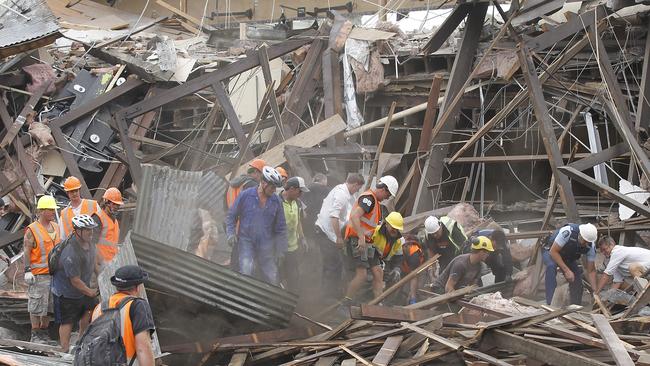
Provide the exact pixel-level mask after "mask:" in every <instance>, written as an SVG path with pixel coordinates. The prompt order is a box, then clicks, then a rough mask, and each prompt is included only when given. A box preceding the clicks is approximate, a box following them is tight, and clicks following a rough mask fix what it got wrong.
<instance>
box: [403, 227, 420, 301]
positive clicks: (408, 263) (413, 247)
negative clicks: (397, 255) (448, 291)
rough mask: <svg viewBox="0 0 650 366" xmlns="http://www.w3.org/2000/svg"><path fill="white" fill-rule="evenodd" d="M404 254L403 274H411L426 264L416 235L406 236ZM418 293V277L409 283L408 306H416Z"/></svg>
mask: <svg viewBox="0 0 650 366" xmlns="http://www.w3.org/2000/svg"><path fill="white" fill-rule="evenodd" d="M402 253H403V256H404V259H403V260H402V266H401V269H402V274H405V275H406V274H409V273H411V272H412V271H414V270H415V269H416V268H418V267H419V266H420V265H421V264H422V263H424V251H423V250H422V245H421V244H420V242H419V240H418V238H417V236H416V235H413V234H404V244H403V245H402ZM417 291H418V279H417V277H416V278H414V279H412V280H411V281H409V288H408V304H409V305H411V304H415V303H416V302H417V301H418V299H417Z"/></svg>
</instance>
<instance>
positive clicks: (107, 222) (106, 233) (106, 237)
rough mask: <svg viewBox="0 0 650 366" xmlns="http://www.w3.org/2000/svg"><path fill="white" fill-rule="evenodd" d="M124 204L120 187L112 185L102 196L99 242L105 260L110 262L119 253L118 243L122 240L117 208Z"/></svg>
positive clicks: (98, 246)
mask: <svg viewBox="0 0 650 366" xmlns="http://www.w3.org/2000/svg"><path fill="white" fill-rule="evenodd" d="M123 204H124V201H123V200H122V193H121V192H120V190H119V189H117V188H115V187H111V188H109V189H107V190H106V192H104V196H102V203H101V208H102V209H101V210H100V211H99V220H100V221H101V225H102V229H101V231H100V235H99V241H98V242H97V249H98V252H99V254H100V255H101V256H102V258H103V259H104V262H110V261H111V260H113V257H115V255H116V254H117V251H118V247H117V244H118V242H119V240H120V223H119V222H118V221H117V210H118V209H119V208H120V206H122V205H123Z"/></svg>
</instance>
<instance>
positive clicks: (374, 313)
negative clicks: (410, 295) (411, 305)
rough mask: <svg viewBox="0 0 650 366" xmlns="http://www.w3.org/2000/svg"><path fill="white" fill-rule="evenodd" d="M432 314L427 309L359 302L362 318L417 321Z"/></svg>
mask: <svg viewBox="0 0 650 366" xmlns="http://www.w3.org/2000/svg"><path fill="white" fill-rule="evenodd" d="M433 315H435V314H432V312H431V311H428V310H416V309H404V308H402V307H390V306H380V305H369V304H361V318H359V319H362V320H376V321H389V322H390V321H394V322H403V321H410V322H414V321H418V320H422V319H426V318H429V317H431V316H433Z"/></svg>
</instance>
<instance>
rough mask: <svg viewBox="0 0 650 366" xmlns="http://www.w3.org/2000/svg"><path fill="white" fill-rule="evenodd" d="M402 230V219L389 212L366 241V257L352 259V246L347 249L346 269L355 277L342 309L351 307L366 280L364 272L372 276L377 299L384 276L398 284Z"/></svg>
mask: <svg viewBox="0 0 650 366" xmlns="http://www.w3.org/2000/svg"><path fill="white" fill-rule="evenodd" d="M403 230H404V218H403V217H402V215H401V214H400V213H399V212H391V213H390V214H388V216H386V218H385V219H384V220H383V222H381V223H380V224H379V225H377V226H376V227H375V229H374V230H373V231H372V234H371V237H370V238H368V239H369V241H368V243H369V244H370V246H369V248H370V250H368V258H367V260H365V259H364V258H362V257H361V256H354V255H353V250H354V248H352V246H350V245H348V246H347V247H346V253H345V254H346V256H347V261H348V268H349V269H350V270H354V271H355V274H354V278H353V279H352V281H350V284H349V285H348V288H347V291H346V295H345V298H344V299H343V302H342V303H343V306H344V307H346V306H350V305H351V304H352V297H353V296H354V295H355V294H356V293H357V291H358V290H359V288H361V286H362V285H363V283H364V282H365V281H366V275H367V271H368V270H370V272H371V273H372V278H373V281H372V292H373V294H374V296H375V297H377V296H379V295H380V294H381V292H382V291H383V289H384V273H386V274H387V276H386V277H387V279H388V280H389V281H390V282H397V281H399V278H400V276H401V269H400V266H401V264H402V244H403V238H402V233H401V232H402V231H403Z"/></svg>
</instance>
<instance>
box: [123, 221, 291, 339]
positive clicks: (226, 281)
mask: <svg viewBox="0 0 650 366" xmlns="http://www.w3.org/2000/svg"><path fill="white" fill-rule="evenodd" d="M131 242H132V243H133V249H134V250H135V254H136V255H137V258H138V262H139V263H140V266H141V267H142V268H143V269H144V270H146V271H147V272H149V275H150V281H149V283H148V286H149V287H150V288H153V289H157V290H161V291H167V292H171V293H175V294H178V295H180V296H186V297H188V298H190V299H193V300H195V301H199V302H202V303H204V304H207V305H210V306H214V307H217V308H219V309H221V310H223V311H226V312H228V313H230V314H233V315H235V316H238V317H241V318H244V319H248V320H250V321H252V322H255V323H258V324H263V325H266V326H269V327H271V328H279V327H286V326H287V324H288V323H289V320H290V318H291V316H292V314H293V310H294V308H295V306H296V300H297V297H296V296H295V295H293V294H291V293H289V292H286V291H284V290H283V289H281V288H279V287H275V286H271V285H269V284H267V283H265V282H262V281H259V280H256V279H254V278H252V277H248V276H244V275H242V274H239V273H236V272H233V271H231V270H229V269H227V268H225V267H222V266H219V265H217V264H215V263H213V262H210V261H208V260H205V259H203V258H200V257H197V256H195V255H193V254H190V253H187V252H184V251H181V250H178V249H176V248H173V247H170V246H168V245H165V244H162V243H160V242H157V241H155V240H152V239H148V238H146V237H144V236H142V235H140V234H137V233H132V234H131Z"/></svg>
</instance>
